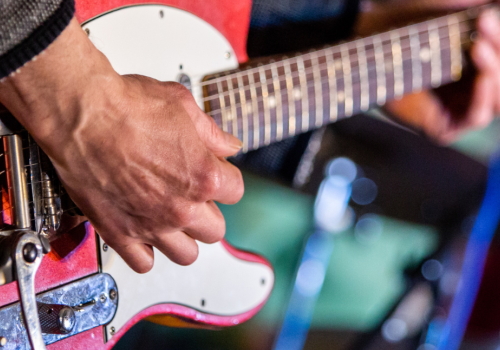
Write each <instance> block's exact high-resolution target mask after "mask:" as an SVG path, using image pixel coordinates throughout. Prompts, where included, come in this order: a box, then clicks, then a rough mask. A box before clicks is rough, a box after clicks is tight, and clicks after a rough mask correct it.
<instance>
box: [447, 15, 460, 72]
mask: <svg viewBox="0 0 500 350" xmlns="http://www.w3.org/2000/svg"><path fill="white" fill-rule="evenodd" d="M448 37H449V38H450V56H451V79H453V80H454V81H457V80H459V79H460V78H461V76H462V49H461V46H462V43H461V40H460V24H459V22H458V18H457V17H456V16H453V15H451V16H450V17H448Z"/></svg>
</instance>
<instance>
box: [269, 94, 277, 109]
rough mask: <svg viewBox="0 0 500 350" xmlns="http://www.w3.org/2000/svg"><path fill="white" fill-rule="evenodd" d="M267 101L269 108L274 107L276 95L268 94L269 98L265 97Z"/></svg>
mask: <svg viewBox="0 0 500 350" xmlns="http://www.w3.org/2000/svg"><path fill="white" fill-rule="evenodd" d="M267 100H268V102H269V108H274V107H276V97H274V96H269V98H268V99H267Z"/></svg>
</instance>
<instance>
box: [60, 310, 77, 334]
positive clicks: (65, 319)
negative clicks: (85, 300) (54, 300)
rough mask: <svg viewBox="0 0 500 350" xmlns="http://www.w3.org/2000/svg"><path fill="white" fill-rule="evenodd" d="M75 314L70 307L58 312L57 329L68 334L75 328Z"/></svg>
mask: <svg viewBox="0 0 500 350" xmlns="http://www.w3.org/2000/svg"><path fill="white" fill-rule="evenodd" d="M75 323H76V317H75V312H74V311H73V309H72V308H70V307H65V308H63V309H62V310H61V311H60V312H59V329H60V330H61V332H63V333H65V334H68V333H70V332H71V331H72V330H73V328H75Z"/></svg>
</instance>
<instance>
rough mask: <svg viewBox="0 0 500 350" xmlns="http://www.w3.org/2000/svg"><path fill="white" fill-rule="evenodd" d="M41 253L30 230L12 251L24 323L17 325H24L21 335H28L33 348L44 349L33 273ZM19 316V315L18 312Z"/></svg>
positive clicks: (35, 349) (37, 239) (39, 244)
mask: <svg viewBox="0 0 500 350" xmlns="http://www.w3.org/2000/svg"><path fill="white" fill-rule="evenodd" d="M42 255H43V253H42V244H41V243H40V240H39V238H38V236H37V235H36V234H35V233H34V232H31V231H28V232H25V233H23V234H22V235H21V237H20V238H19V240H18V241H17V244H16V250H15V253H14V261H15V264H16V272H17V283H18V286H19V294H20V297H21V305H20V307H19V308H20V309H21V310H22V314H23V316H24V317H23V319H24V324H23V322H22V321H20V320H19V321H20V322H19V324H18V325H17V326H18V327H19V328H23V329H24V328H25V327H26V328H25V329H26V333H24V332H23V335H24V336H25V334H27V335H28V339H29V343H30V344H31V348H32V349H33V350H44V349H45V343H44V341H43V338H42V329H41V327H40V321H39V320H38V308H37V304H36V299H35V274H36V271H37V270H38V267H39V266H40V262H41V261H42ZM21 310H19V311H21ZM19 316H21V313H20V312H19ZM0 319H1V320H5V321H8V320H10V319H9V318H3V317H1V316H0ZM21 326H23V327H21ZM9 339H12V337H10V336H9ZM12 343H13V346H14V344H16V342H12Z"/></svg>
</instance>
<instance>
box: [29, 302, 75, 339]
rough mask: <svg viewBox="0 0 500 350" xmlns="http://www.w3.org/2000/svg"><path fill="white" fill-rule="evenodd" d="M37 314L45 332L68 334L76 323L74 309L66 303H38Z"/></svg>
mask: <svg viewBox="0 0 500 350" xmlns="http://www.w3.org/2000/svg"><path fill="white" fill-rule="evenodd" d="M38 316H39V317H40V325H41V327H42V333H46V334H47V333H48V334H68V333H69V332H71V331H72V330H73V328H74V326H75V323H76V318H75V310H73V308H72V307H69V306H66V305H59V304H43V303H38Z"/></svg>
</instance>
